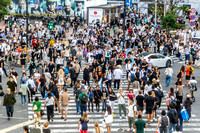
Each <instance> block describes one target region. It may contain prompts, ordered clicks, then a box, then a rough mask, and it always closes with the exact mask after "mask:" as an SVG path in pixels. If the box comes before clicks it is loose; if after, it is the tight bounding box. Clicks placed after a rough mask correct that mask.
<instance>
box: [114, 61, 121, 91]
mask: <svg viewBox="0 0 200 133" xmlns="http://www.w3.org/2000/svg"><path fill="white" fill-rule="evenodd" d="M113 75H114V89H116V84H117V89H119V84H120V81H121V79H122V76H123V73H122V70H121V66H120V65H118V66H117V69H115V70H114V72H113Z"/></svg>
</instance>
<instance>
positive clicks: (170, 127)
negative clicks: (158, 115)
mask: <svg viewBox="0 0 200 133" xmlns="http://www.w3.org/2000/svg"><path fill="white" fill-rule="evenodd" d="M176 125H177V124H172V123H170V125H169V133H172V128H173V131H176Z"/></svg>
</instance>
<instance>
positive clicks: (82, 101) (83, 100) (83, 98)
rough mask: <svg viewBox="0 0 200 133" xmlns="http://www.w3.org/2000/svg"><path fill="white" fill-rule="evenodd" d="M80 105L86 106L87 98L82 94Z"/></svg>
mask: <svg viewBox="0 0 200 133" xmlns="http://www.w3.org/2000/svg"><path fill="white" fill-rule="evenodd" d="M81 103H82V104H86V103H87V96H86V94H82V98H81Z"/></svg>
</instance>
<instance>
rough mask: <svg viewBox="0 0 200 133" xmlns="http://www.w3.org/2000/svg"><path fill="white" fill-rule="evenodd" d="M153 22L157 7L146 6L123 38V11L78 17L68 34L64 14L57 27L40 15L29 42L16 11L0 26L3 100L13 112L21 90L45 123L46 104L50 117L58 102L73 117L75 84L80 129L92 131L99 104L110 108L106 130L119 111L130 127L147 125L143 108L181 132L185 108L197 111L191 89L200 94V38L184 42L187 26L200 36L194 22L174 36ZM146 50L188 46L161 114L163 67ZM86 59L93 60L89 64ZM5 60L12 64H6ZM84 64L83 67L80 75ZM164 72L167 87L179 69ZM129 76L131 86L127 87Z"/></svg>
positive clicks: (175, 51)
mask: <svg viewBox="0 0 200 133" xmlns="http://www.w3.org/2000/svg"><path fill="white" fill-rule="evenodd" d="M136 16H137V19H138V20H139V23H138V24H137V23H136V21H137V20H136ZM20 20H21V19H20ZM154 25H155V24H154V18H153V16H152V15H146V14H142V15H140V18H138V15H137V14H135V15H133V16H132V17H128V19H127V20H126V32H125V35H126V41H125V43H123V30H122V29H123V27H122V26H123V18H122V19H113V20H111V23H107V22H100V21H97V22H92V24H90V25H87V24H86V23H85V24H84V26H82V27H81V24H80V23H79V21H77V20H76V18H75V19H74V21H73V23H72V29H73V33H71V35H70V36H69V37H68V38H66V37H67V34H68V31H67V29H68V28H69V25H68V24H67V22H65V21H62V23H61V25H59V26H57V27H56V28H54V30H49V29H48V25H45V24H43V23H42V22H40V23H35V24H30V25H29V33H28V42H29V44H28V45H27V44H26V34H27V33H26V31H25V24H24V23H22V21H18V19H16V20H15V21H14V22H13V25H12V26H11V27H8V26H6V27H5V29H0V56H1V69H0V73H1V74H0V79H1V80H0V81H1V83H2V77H3V74H5V76H7V77H8V76H9V81H7V88H8V89H7V93H6V94H5V96H4V101H3V106H6V112H7V116H8V120H10V118H12V117H13V112H14V104H15V103H16V96H18V95H21V104H22V106H24V105H25V104H26V103H27V101H28V102H29V103H30V102H33V106H32V110H33V111H34V113H35V114H36V115H37V117H38V120H39V124H40V120H41V117H42V116H43V115H44V110H47V111H46V112H47V120H48V122H50V121H53V118H54V110H58V112H59V113H61V119H64V121H66V120H69V121H70V119H67V113H68V112H67V111H68V107H69V106H70V104H69V101H70V99H72V98H71V97H70V95H69V94H68V93H67V91H68V90H73V92H74V98H75V103H76V113H77V115H79V114H81V118H80V120H79V122H78V121H77V123H78V130H80V132H81V133H87V131H88V123H89V118H88V117H87V115H88V113H90V112H94V104H95V105H96V111H97V112H99V113H103V115H104V117H103V118H104V120H103V123H104V124H103V125H104V127H106V128H107V132H108V133H111V132H112V129H111V127H112V122H113V119H118V118H119V119H127V121H128V123H129V127H128V128H129V129H128V131H132V130H133V128H134V129H135V133H143V132H144V128H146V126H147V124H146V123H145V121H144V120H142V117H143V116H144V113H146V115H147V119H148V121H146V122H147V123H148V125H151V123H155V122H156V120H157V116H158V115H161V117H160V118H159V119H158V126H157V128H159V129H160V132H161V133H167V132H168V130H169V133H172V131H176V130H177V131H180V132H182V131H183V119H182V116H181V114H180V113H181V110H182V108H186V110H187V112H188V114H189V116H190V117H191V105H192V103H193V101H191V97H192V96H194V95H193V93H194V91H196V84H197V81H196V80H195V77H191V76H192V74H193V71H194V68H193V67H192V66H191V65H192V64H193V65H196V66H197V67H200V60H199V57H200V50H199V49H200V43H199V42H195V41H192V40H191V39H190V41H189V42H186V43H184V37H183V36H184V34H186V33H187V32H189V33H191V36H195V29H193V30H189V31H187V30H186V29H180V30H178V31H177V33H176V39H175V42H174V40H173V37H172V35H171V34H170V33H168V32H166V31H163V30H161V29H159V28H158V27H155V26H154ZM142 52H151V53H158V52H159V53H161V54H163V55H165V56H169V55H176V56H178V57H180V59H181V60H182V54H183V53H185V60H186V63H185V65H184V66H182V67H181V69H180V71H179V73H178V74H177V78H178V80H177V83H176V86H174V87H171V88H170V92H169V93H168V95H167V100H166V104H167V106H168V110H162V112H161V114H158V113H157V112H156V110H157V109H158V108H160V106H164V105H162V104H161V103H162V98H163V97H164V93H163V87H162V85H161V83H160V77H161V75H162V74H161V73H160V71H159V69H158V67H157V66H154V65H153V64H152V62H151V58H149V59H148V60H145V59H143V58H140V57H136V55H137V54H139V53H142ZM84 62H87V63H85V64H86V65H84ZM16 65H21V66H22V73H23V74H22V75H18V73H17V72H16V71H15V69H14V66H16ZM27 65H28V66H29V67H28V70H26V66H27ZM5 66H8V69H7V70H8V71H7V70H6V69H5ZM185 67H187V68H186V69H185ZM80 72H82V73H83V76H81V77H80ZM124 73H125V76H124ZM185 73H186V80H187V84H186V85H185V86H188V87H189V93H188V95H187V98H186V100H185V101H184V102H183V99H184V96H185V95H184V94H183V87H184V86H183V85H184V80H183V77H184V74H185ZM164 74H165V75H166V86H167V87H169V86H170V81H171V77H172V74H173V69H172V68H171V65H169V66H168V68H167V69H166V71H165V73H164ZM4 80H5V79H3V81H4ZM4 83H5V82H4ZM126 83H127V84H128V87H127V88H126V89H123V85H125V84H126ZM36 93H41V97H42V99H44V100H45V103H44V106H42V104H41V101H40V100H41V99H39V97H37V96H34V95H35V94H36ZM26 95H28V98H26ZM2 96H3V94H2ZM27 99H28V100H27ZM116 101H117V102H116ZM115 104H118V110H119V116H116V115H115V112H117V111H116V108H114V105H115ZM100 106H102V107H100ZM87 110H88V111H87ZM122 111H123V113H122ZM113 116H114V117H113ZM136 119H137V120H136ZM187 121H188V120H187ZM98 122H100V121H98ZM80 125H81V126H80ZM94 127H95V131H94V132H95V133H101V132H103V129H102V128H100V127H99V124H98V123H95V124H94ZM168 128H169V129H168Z"/></svg>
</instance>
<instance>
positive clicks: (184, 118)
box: [181, 109, 190, 120]
mask: <svg viewBox="0 0 200 133" xmlns="http://www.w3.org/2000/svg"><path fill="white" fill-rule="evenodd" d="M181 117H182V119H183V120H188V119H189V118H190V117H189V114H188V112H187V110H186V109H182V110H181Z"/></svg>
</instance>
